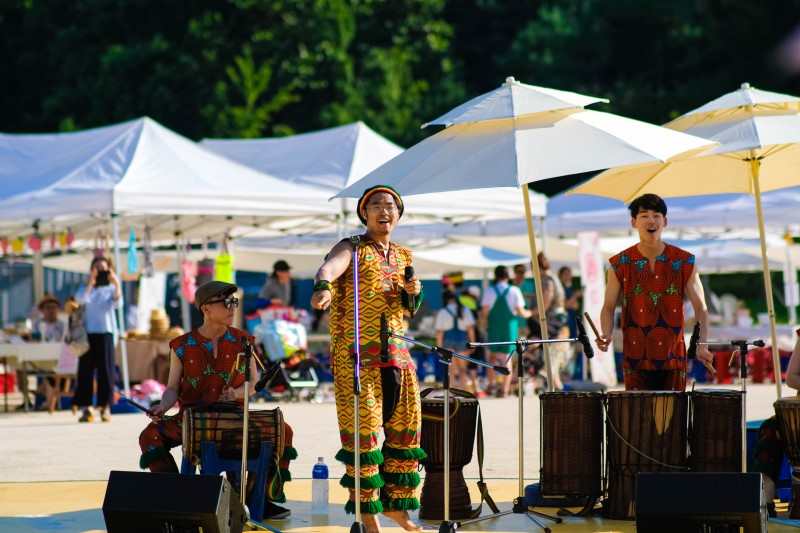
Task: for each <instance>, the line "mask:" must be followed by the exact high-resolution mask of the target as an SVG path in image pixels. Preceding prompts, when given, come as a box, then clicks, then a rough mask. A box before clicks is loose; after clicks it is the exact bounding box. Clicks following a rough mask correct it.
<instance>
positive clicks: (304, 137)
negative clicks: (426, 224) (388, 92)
mask: <svg viewBox="0 0 800 533" xmlns="http://www.w3.org/2000/svg"><path fill="white" fill-rule="evenodd" d="M200 145H201V146H203V147H205V148H207V149H209V150H212V151H214V152H216V153H218V154H220V155H223V156H225V157H228V158H230V159H231V160H233V161H236V162H238V163H241V164H243V165H247V166H249V167H250V168H253V169H255V170H258V171H260V172H264V173H267V174H270V175H272V176H276V177H278V178H280V179H283V180H286V181H289V182H292V183H302V184H305V185H310V186H314V187H316V188H318V189H319V190H322V191H325V192H328V193H330V194H329V196H331V195H333V194H335V193H337V192H339V191H340V190H342V189H344V188H345V187H349V186H350V185H353V184H354V183H357V182H358V180H360V179H361V178H363V177H364V176H366V175H367V174H369V173H370V172H372V171H373V170H375V169H376V168H378V167H379V166H381V165H382V164H384V163H386V162H387V161H389V160H390V159H393V158H394V157H396V156H398V155H400V154H401V153H403V149H402V148H401V147H399V146H397V145H396V144H394V143H392V142H391V141H389V140H388V139H386V138H384V137H382V136H381V135H379V134H378V133H376V132H375V131H373V130H372V129H370V128H369V127H368V126H367V125H366V124H364V123H363V122H355V123H353V124H347V125H345V126H339V127H336V128H329V129H324V130H320V131H315V132H310V133H302V134H299V135H293V136H290V137H281V138H269V139H228V140H226V139H204V140H202V141H201V142H200ZM453 164H454V165H456V164H458V161H453ZM403 201H404V202H405V205H406V214H407V215H406V216H407V217H408V218H409V219H410V218H415V219H416V218H418V217H420V218H430V219H432V220H435V219H439V220H441V219H443V218H452V217H471V218H498V219H502V218H516V217H519V216H521V215H522V214H523V213H524V209H523V205H522V198H521V197H520V193H519V191H518V190H516V189H514V188H494V189H488V190H487V189H484V190H480V191H478V190H470V191H456V192H448V193H434V194H422V195H416V196H409V197H407V198H403ZM337 204H338V202H337ZM546 204H547V200H546V198H545V197H544V196H543V195H540V194H536V193H533V194H531V209H532V212H533V214H534V216H543V215H544V214H545V210H546ZM354 205H355V203H354V201H353V200H347V201H346V203H344V206H345V207H344V209H347V210H350V211H352V210H353V206H354Z"/></svg>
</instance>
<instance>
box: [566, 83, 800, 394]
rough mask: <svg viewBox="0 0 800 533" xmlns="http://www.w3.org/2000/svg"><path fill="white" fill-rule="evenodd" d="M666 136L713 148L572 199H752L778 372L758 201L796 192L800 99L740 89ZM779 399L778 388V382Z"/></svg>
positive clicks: (612, 178) (592, 183) (609, 174)
mask: <svg viewBox="0 0 800 533" xmlns="http://www.w3.org/2000/svg"><path fill="white" fill-rule="evenodd" d="M665 126H666V127H667V128H670V129H673V130H676V131H682V132H685V133H689V134H691V135H696V136H698V137H704V138H706V139H709V140H712V141H715V142H717V143H718V145H717V146H715V147H713V148H711V149H708V150H706V151H702V152H700V153H699V154H696V155H694V156H693V157H690V158H687V159H683V160H680V161H674V162H667V163H665V164H662V163H658V164H645V165H642V164H640V165H633V166H626V167H622V168H612V169H610V170H607V171H605V172H603V173H601V174H599V175H598V176H596V177H594V178H593V179H591V180H589V181H588V182H586V183H585V184H583V185H581V186H580V187H577V188H575V189H573V190H572V191H571V193H585V194H594V195H597V196H606V197H611V198H617V199H619V200H622V201H623V202H628V201H630V200H632V199H634V198H636V197H638V196H639V195H641V194H645V193H654V194H658V195H660V196H663V197H676V196H694V195H702V194H714V193H727V192H732V193H736V192H739V193H748V194H751V195H752V196H753V197H754V199H755V207H756V221H757V224H758V232H759V238H760V242H761V258H762V267H763V271H764V287H765V291H766V297H767V310H768V311H769V322H770V334H771V337H772V347H773V350H772V356H773V359H774V365H775V368H776V372H777V369H779V368H780V356H779V354H778V349H777V346H778V336H777V333H776V330H775V305H774V303H773V301H772V283H771V281H770V277H769V264H768V262H767V251H766V238H765V232H764V213H763V209H762V204H761V193H762V192H766V191H771V190H775V189H782V188H787V187H793V186H796V185H800V174H798V171H797V169H798V168H800V98H798V97H796V96H789V95H785V94H779V93H773V92H767V91H760V90H757V89H754V88H752V87H750V85H749V84H747V83H745V84H742V86H741V88H740V89H739V90H737V91H734V92H732V93H728V94H726V95H724V96H722V97H720V98H717V99H716V100H713V101H711V102H709V103H707V104H705V105H703V106H702V107H699V108H698V109H695V110H694V111H691V112H689V113H687V114H685V115H683V116H681V117H678V118H677V119H675V120H674V121H672V122H669V123H667V124H665ZM775 386H776V387H777V391H778V398H780V397H781V380H780V379H776V380H775Z"/></svg>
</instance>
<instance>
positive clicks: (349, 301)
mask: <svg viewBox="0 0 800 533" xmlns="http://www.w3.org/2000/svg"><path fill="white" fill-rule="evenodd" d="M408 265H411V251H410V250H408V249H406V248H402V247H400V246H397V245H395V244H390V245H389V250H388V253H387V254H386V255H384V252H383V249H382V248H381V247H380V245H379V244H377V243H376V242H375V241H373V240H371V239H369V238H368V237H362V238H361V242H360V243H359V244H358V267H359V269H358V270H359V271H358V274H359V292H358V298H359V300H358V302H359V321H360V324H359V326H360V339H359V341H360V342H359V346H360V354H361V362H362V364H363V366H364V368H363V369H362V370H361V387H362V391H361V396H359V429H360V433H361V435H360V436H359V450H360V461H361V463H360V465H361V472H360V478H361V494H360V497H359V501H360V502H361V512H362V513H367V514H377V513H380V512H382V511H384V510H388V509H397V510H414V509H419V501H418V500H417V498H416V487H417V486H418V485H419V482H420V478H419V473H418V460H419V459H421V458H424V457H425V456H426V455H425V452H424V451H422V449H421V448H420V447H419V443H420V433H419V432H420V427H421V425H422V419H421V406H420V397H419V384H418V383H417V374H416V367H415V365H414V361H413V360H412V359H411V356H410V354H409V353H408V349H407V348H406V346H405V343H404V342H402V341H400V340H397V339H395V338H392V337H390V338H389V361H388V362H387V363H382V362H381V361H380V318H381V313H385V315H386V321H387V325H388V328H389V329H390V330H391V331H393V332H398V333H399V332H402V331H403V300H404V295H405V292H404V291H403V286H404V278H403V273H404V269H405V267H406V266H408ZM333 285H334V288H333V291H332V292H333V295H332V303H331V308H330V309H331V310H330V317H331V318H330V323H331V354H332V357H331V366H332V370H333V377H334V383H335V392H336V411H337V415H338V418H339V433H340V438H341V441H342V449H341V450H340V451H339V453H338V454H337V455H336V459H338V460H339V461H342V462H343V463H344V464H345V475H344V476H343V477H342V479H341V484H342V486H344V487H348V488H349V489H350V497H351V500H350V501H348V503H347V505H346V506H345V510H346V511H347V512H349V513H354V512H355V504H354V503H353V500H354V488H355V477H354V476H355V469H354V464H355V456H354V451H355V443H354V440H355V439H354V436H353V431H354V418H353V415H354V413H353V357H354V352H355V350H354V346H355V344H354V336H355V335H354V331H355V326H354V320H353V305H354V302H353V265H352V261H351V263H350V266H349V267H348V269H347V271H346V272H345V273H344V274H342V275H341V276H339V278H338V279H336V280H335V281H334V283H333ZM421 296H422V295H419V296H417V300H421ZM381 428H383V430H384V437H385V438H384V445H383V449H382V450H381V448H379V445H378V436H379V433H380V430H381Z"/></svg>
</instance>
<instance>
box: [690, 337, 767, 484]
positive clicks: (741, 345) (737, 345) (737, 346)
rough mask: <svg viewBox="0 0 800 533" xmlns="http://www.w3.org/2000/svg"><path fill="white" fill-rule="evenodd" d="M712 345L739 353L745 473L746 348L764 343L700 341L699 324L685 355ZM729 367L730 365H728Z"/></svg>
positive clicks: (693, 354)
mask: <svg viewBox="0 0 800 533" xmlns="http://www.w3.org/2000/svg"><path fill="white" fill-rule="evenodd" d="M712 344H730V346H731V347H733V350H734V351H738V352H739V362H740V366H741V368H740V369H739V370H740V372H739V376H740V377H741V380H742V472H747V409H746V405H747V401H746V400H747V351H748V350H747V347H748V346H755V347H758V348H763V347H764V341H763V340H762V339H755V340H733V341H700V325H699V323H697V324H695V326H694V331H692V337H691V338H690V339H689V350H688V352H687V355H688V357H689V358H690V359H694V358H695V357H696V356H697V346H698V345H712ZM777 349H778V347H777V346H774V347H773V350H777ZM730 362H731V363H732V362H733V356H731V361H730ZM729 366H730V363H729ZM780 372H781V369H780V368H776V369H775V379H776V380H780V379H781V378H780Z"/></svg>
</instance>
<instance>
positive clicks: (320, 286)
mask: <svg viewBox="0 0 800 533" xmlns="http://www.w3.org/2000/svg"><path fill="white" fill-rule="evenodd" d="M318 291H333V283H331V282H330V281H328V280H326V279H321V280H319V281H318V282H316V283H315V284H314V292H318Z"/></svg>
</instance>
